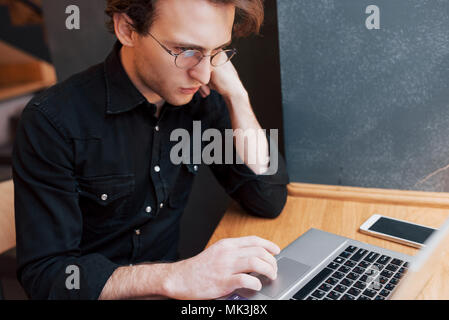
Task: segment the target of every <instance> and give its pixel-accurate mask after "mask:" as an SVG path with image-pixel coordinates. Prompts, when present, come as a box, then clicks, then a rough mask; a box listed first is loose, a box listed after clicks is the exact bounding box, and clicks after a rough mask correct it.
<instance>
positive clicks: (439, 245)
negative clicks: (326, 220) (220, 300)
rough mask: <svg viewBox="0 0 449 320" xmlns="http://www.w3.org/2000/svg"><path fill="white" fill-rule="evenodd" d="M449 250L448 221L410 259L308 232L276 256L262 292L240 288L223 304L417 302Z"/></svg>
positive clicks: (324, 233) (319, 232) (333, 236)
mask: <svg viewBox="0 0 449 320" xmlns="http://www.w3.org/2000/svg"><path fill="white" fill-rule="evenodd" d="M448 247H449V219H447V220H446V222H445V223H444V224H443V225H442V226H441V227H440V229H439V230H437V231H435V232H434V233H433V234H432V235H431V236H430V237H429V239H428V240H427V241H426V243H425V246H424V248H423V249H421V250H420V251H419V252H418V254H417V255H416V256H414V257H412V256H408V255H405V254H401V253H399V252H395V251H391V250H387V249H383V248H380V247H376V246H373V245H369V244H367V243H363V242H359V241H355V240H352V239H349V238H345V237H341V236H338V235H335V234H332V233H328V232H324V231H321V230H317V229H310V230H309V231H307V232H306V233H305V234H303V235H302V236H300V237H299V238H298V239H296V240H295V241H293V242H292V243H291V244H290V245H289V246H288V247H286V248H285V249H283V250H282V251H281V253H280V254H279V255H278V256H277V257H276V259H277V263H278V276H277V279H276V280H274V281H271V280H269V279H268V278H266V277H264V276H260V275H258V278H259V279H260V280H261V281H262V284H263V287H262V290H261V291H258V292H256V291H252V290H247V289H239V290H237V291H235V292H233V293H232V294H230V295H228V296H226V297H224V299H226V300H268V299H270V300H271V299H275V300H307V299H308V300H384V299H415V298H416V297H417V295H418V294H419V293H420V291H421V290H422V288H423V287H424V285H425V284H426V282H427V281H428V280H429V278H430V276H432V274H433V273H435V268H436V266H438V265H441V263H444V262H443V261H442V256H443V255H442V253H443V250H444V249H445V248H448ZM441 298H446V299H447V298H449V297H441Z"/></svg>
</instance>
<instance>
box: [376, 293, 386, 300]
mask: <svg viewBox="0 0 449 320" xmlns="http://www.w3.org/2000/svg"><path fill="white" fill-rule="evenodd" d="M374 300H385V297H382V296H381V295H380V294H378V295H377V296H376V297H375V298H374Z"/></svg>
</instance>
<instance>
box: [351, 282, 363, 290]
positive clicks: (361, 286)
mask: <svg viewBox="0 0 449 320" xmlns="http://www.w3.org/2000/svg"><path fill="white" fill-rule="evenodd" d="M354 287H356V288H357V289H361V290H363V289H365V288H366V283H364V282H362V281H357V282H356V283H355V284H354Z"/></svg>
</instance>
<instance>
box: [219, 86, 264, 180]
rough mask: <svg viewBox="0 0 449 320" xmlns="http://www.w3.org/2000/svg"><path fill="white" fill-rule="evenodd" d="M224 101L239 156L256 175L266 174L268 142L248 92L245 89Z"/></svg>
mask: <svg viewBox="0 0 449 320" xmlns="http://www.w3.org/2000/svg"><path fill="white" fill-rule="evenodd" d="M224 99H225V102H226V105H227V107H228V110H229V115H230V118H231V125H232V129H233V130H234V137H235V148H236V152H237V154H238V155H239V156H240V158H241V159H242V160H243V162H244V163H245V164H246V165H247V166H248V167H249V168H250V169H251V170H252V171H254V173H256V174H263V173H265V172H266V171H267V170H268V164H269V163H268V162H269V161H268V159H269V151H268V149H269V147H268V141H267V138H266V135H265V134H264V132H263V131H262V128H261V126H260V124H259V122H258V121H257V118H256V116H255V114H254V112H253V110H252V108H251V104H250V101H249V97H248V94H247V92H246V91H245V90H244V89H243V90H241V91H240V92H239V93H236V94H235V95H232V96H226V97H224ZM245 140H246V143H245Z"/></svg>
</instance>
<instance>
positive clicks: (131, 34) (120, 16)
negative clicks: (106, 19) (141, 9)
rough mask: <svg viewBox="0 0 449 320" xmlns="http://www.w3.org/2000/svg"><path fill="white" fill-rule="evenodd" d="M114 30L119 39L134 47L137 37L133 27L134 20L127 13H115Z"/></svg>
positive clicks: (125, 44)
mask: <svg viewBox="0 0 449 320" xmlns="http://www.w3.org/2000/svg"><path fill="white" fill-rule="evenodd" d="M113 19H114V30H115V35H116V36H117V39H118V40H119V41H120V42H121V43H122V45H124V46H127V47H133V46H134V41H135V38H136V32H135V30H134V28H133V27H132V20H131V18H129V17H128V15H127V14H126V13H114V16H113Z"/></svg>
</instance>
